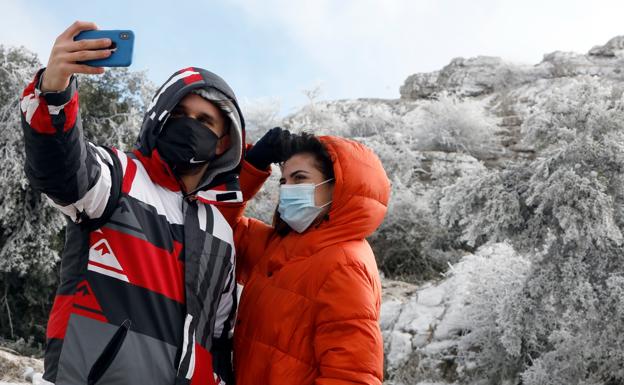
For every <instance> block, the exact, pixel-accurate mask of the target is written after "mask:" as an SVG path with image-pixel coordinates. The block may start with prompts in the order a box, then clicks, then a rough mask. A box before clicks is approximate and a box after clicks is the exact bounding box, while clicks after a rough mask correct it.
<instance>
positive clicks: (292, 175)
mask: <svg viewBox="0 0 624 385" xmlns="http://www.w3.org/2000/svg"><path fill="white" fill-rule="evenodd" d="M300 172H301V173H305V174H309V172H307V171H306V170H296V171H293V172H291V173H290V177H291V178H292V177H294V176H295V175H297V174H298V173H300Z"/></svg>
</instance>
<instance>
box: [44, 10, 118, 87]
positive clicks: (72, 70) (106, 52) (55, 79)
mask: <svg viewBox="0 0 624 385" xmlns="http://www.w3.org/2000/svg"><path fill="white" fill-rule="evenodd" d="M93 29H97V26H96V25H95V24H94V23H90V22H86V21H76V22H74V24H72V25H70V26H69V28H67V29H66V30H65V32H63V33H61V34H60V35H59V37H58V38H56V41H55V42H54V46H53V47H52V52H51V53H50V59H49V60H48V66H47V67H46V70H45V71H44V73H43V75H42V76H43V81H42V82H41V91H43V92H49V91H62V90H64V89H65V88H67V86H69V79H71V76H72V75H73V74H76V73H80V74H91V75H93V74H101V73H103V72H104V68H102V67H92V66H89V65H86V64H80V63H78V62H81V61H86V60H95V59H104V58H107V57H109V56H110V55H111V53H112V52H113V51H112V50H111V49H106V48H108V47H110V45H111V40H110V39H85V40H79V41H74V37H75V36H76V35H78V34H79V33H80V32H82V31H89V30H93Z"/></svg>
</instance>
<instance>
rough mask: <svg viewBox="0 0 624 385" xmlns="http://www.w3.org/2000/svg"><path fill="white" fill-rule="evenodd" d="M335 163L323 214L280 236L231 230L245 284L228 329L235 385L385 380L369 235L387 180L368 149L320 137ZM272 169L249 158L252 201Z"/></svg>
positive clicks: (249, 225) (248, 223) (253, 228)
mask: <svg viewBox="0 0 624 385" xmlns="http://www.w3.org/2000/svg"><path fill="white" fill-rule="evenodd" d="M320 139H321V141H322V142H323V143H324V144H325V146H326V148H327V150H328V152H329V154H330V156H331V157H332V160H333V162H334V173H335V178H336V179H335V188H334V196H333V203H332V205H331V210H330V212H329V220H327V221H324V222H322V223H321V224H320V225H319V226H317V227H314V228H310V229H309V230H308V231H306V232H304V233H303V234H298V233H296V232H291V233H289V234H288V235H286V236H284V237H280V236H279V235H277V234H276V233H275V232H274V231H273V228H272V227H270V226H268V225H266V224H264V223H263V222H261V221H258V220H255V219H252V218H246V217H242V216H241V215H242V210H243V209H244V207H243V206H242V205H241V206H239V207H232V208H231V209H232V210H238V213H237V214H238V217H237V223H236V227H235V244H236V254H237V262H236V263H237V274H238V280H239V282H240V283H241V284H243V285H244V290H243V293H242V298H241V300H240V308H239V313H238V318H237V321H236V326H235V331H234V365H235V371H236V382H237V384H238V385H252V384H253V385H258V384H263V385H265V384H266V385H269V384H293V385H305V384H317V385H321V384H325V385H330V384H336V385H338V384H340V385H346V384H355V383H357V384H381V382H382V378H383V342H382V339H381V332H380V329H379V323H378V321H379V308H380V303H381V285H380V279H379V274H378V271H377V265H376V263H375V256H374V255H373V252H372V250H371V248H370V246H369V244H368V243H367V242H366V240H365V237H367V236H369V235H370V234H371V233H373V232H374V231H375V230H376V229H377V227H379V225H380V224H381V222H382V221H383V218H384V215H385V213H386V209H387V204H388V199H389V196H390V182H389V180H388V178H387V176H386V173H385V171H384V169H383V167H382V165H381V162H380V161H379V159H378V158H377V156H376V155H375V154H374V153H373V152H372V151H371V150H370V149H368V148H367V147H365V146H364V145H362V144H360V143H357V142H354V141H351V140H347V139H341V138H336V137H321V138H320ZM268 175H269V173H268V172H265V171H260V170H257V169H255V168H253V167H252V166H251V165H250V164H248V163H245V164H244V165H243V169H242V171H241V187H242V190H243V193H244V194H245V195H244V197H245V201H247V200H248V199H250V198H251V197H252V196H253V195H254V194H255V193H256V192H257V191H258V190H259V188H260V186H261V185H262V183H263V182H264V181H265V180H266V178H267V177H268Z"/></svg>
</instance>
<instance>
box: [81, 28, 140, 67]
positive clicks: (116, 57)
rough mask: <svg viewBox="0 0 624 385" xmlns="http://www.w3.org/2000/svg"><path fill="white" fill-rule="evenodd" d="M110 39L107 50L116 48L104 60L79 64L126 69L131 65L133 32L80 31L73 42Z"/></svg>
mask: <svg viewBox="0 0 624 385" xmlns="http://www.w3.org/2000/svg"><path fill="white" fill-rule="evenodd" d="M104 38H109V39H111V42H112V44H111V46H110V47H109V48H116V51H115V52H113V53H112V54H111V55H110V56H109V57H107V58H106V59H98V60H87V61H84V62H81V63H82V64H87V65H90V66H93V67H128V66H129V65H130V64H132V49H133V48H134V32H132V31H129V30H92V31H82V32H80V33H79V34H78V35H76V37H75V38H74V40H76V41H77V40H84V39H104Z"/></svg>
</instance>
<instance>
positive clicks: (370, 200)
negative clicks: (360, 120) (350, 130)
mask: <svg viewBox="0 0 624 385" xmlns="http://www.w3.org/2000/svg"><path fill="white" fill-rule="evenodd" d="M319 139H320V140H321V142H322V143H323V145H324V146H325V148H326V149H327V152H328V153H329V155H330V156H331V158H332V161H333V163H334V177H335V184H334V194H333V198H332V204H331V209H330V211H329V220H327V221H326V222H323V223H322V224H321V226H319V230H325V229H327V230H331V232H334V235H333V236H332V237H331V238H344V239H348V238H351V239H362V238H366V237H368V236H369V235H371V234H372V233H373V232H374V231H375V230H377V228H378V227H379V226H380V225H381V223H382V222H383V219H384V216H385V215H386V211H387V209H388V201H389V199H390V180H389V179H388V177H387V175H386V172H385V170H384V168H383V166H382V164H381V161H380V160H379V158H378V157H377V155H375V153H373V151H372V150H371V149H369V148H368V147H366V146H365V145H363V144H361V143H358V142H356V141H353V140H349V139H344V138H339V137H333V136H321V137H320V138H319Z"/></svg>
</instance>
